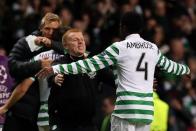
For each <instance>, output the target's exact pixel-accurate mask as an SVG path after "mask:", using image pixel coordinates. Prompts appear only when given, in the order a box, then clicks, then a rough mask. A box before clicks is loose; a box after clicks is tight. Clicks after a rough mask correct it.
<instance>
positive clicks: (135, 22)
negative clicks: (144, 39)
mask: <svg viewBox="0 0 196 131" xmlns="http://www.w3.org/2000/svg"><path fill="white" fill-rule="evenodd" d="M143 26H144V22H143V18H142V16H141V15H140V14H138V13H136V12H127V13H125V14H124V15H123V16H122V18H121V28H125V29H126V32H127V33H130V34H131V33H140V32H141V31H142V29H143Z"/></svg>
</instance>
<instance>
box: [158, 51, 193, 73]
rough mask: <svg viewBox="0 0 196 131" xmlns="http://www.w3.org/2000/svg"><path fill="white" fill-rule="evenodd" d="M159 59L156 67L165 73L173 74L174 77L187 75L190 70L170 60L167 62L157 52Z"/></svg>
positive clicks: (165, 58)
mask: <svg viewBox="0 0 196 131" xmlns="http://www.w3.org/2000/svg"><path fill="white" fill-rule="evenodd" d="M158 57H159V59H158V63H157V66H158V67H160V69H162V70H164V71H166V72H167V73H170V74H174V75H189V74H190V69H189V67H188V66H186V65H183V64H179V63H176V62H174V61H172V60H169V59H168V58H167V57H165V56H164V55H163V54H162V53H161V52H160V51H159V56H158Z"/></svg>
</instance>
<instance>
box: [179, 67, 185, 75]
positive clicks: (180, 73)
mask: <svg viewBox="0 0 196 131" xmlns="http://www.w3.org/2000/svg"><path fill="white" fill-rule="evenodd" d="M183 70H184V68H183V65H182V68H181V71H180V74H179V75H182V72H183Z"/></svg>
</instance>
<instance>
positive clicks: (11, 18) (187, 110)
mask: <svg viewBox="0 0 196 131" xmlns="http://www.w3.org/2000/svg"><path fill="white" fill-rule="evenodd" d="M127 11H136V12H137V13H139V14H141V15H142V16H143V18H144V20H145V26H144V30H143V32H142V36H143V37H144V38H145V39H147V40H149V41H152V42H154V43H155V44H157V46H158V47H159V48H160V49H161V51H162V52H163V53H164V54H165V55H166V56H167V57H168V58H170V59H172V60H174V61H177V62H179V63H185V64H188V65H189V67H190V69H191V75H192V83H187V82H185V80H184V79H183V78H177V77H175V76H172V75H168V74H165V73H161V74H159V75H156V79H157V80H158V83H159V84H158V88H157V92H158V94H159V96H160V98H161V99H162V100H164V101H165V102H167V103H168V104H169V107H170V110H169V119H168V130H171V131H184V130H189V131H191V130H192V129H194V128H195V129H196V80H195V79H196V54H195V50H196V44H195V43H196V28H195V27H196V1H195V0H16V1H14V0H1V1H0V54H4V52H7V53H6V54H7V55H8V54H9V51H10V50H11V48H12V47H13V45H14V44H15V43H16V41H17V40H18V39H19V38H21V37H23V36H26V35H28V34H30V33H32V32H33V31H34V30H36V29H38V27H39V22H40V19H41V18H42V16H43V15H44V14H45V13H47V12H53V13H56V14H58V15H59V16H60V18H61V20H62V22H63V25H65V26H72V27H77V28H79V29H81V30H82V31H83V32H84V36H85V40H86V44H87V50H88V51H89V52H91V54H97V53H99V52H101V51H102V50H103V49H105V48H106V47H107V46H109V45H110V44H111V43H112V42H115V41H119V40H120V37H119V36H120V35H119V33H118V32H119V20H120V17H121V15H122V14H123V13H125V12H127Z"/></svg>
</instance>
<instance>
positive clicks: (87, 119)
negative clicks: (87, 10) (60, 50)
mask: <svg viewBox="0 0 196 131" xmlns="http://www.w3.org/2000/svg"><path fill="white" fill-rule="evenodd" d="M63 46H64V48H65V49H67V51H68V54H66V55H65V56H64V57H62V58H60V59H59V60H55V61H54V63H53V64H59V63H61V64H62V63H71V62H74V61H77V60H79V59H84V58H86V57H87V55H86V54H85V51H86V45H85V42H84V37H83V35H82V32H81V31H79V30H77V29H70V30H68V31H67V32H66V33H65V34H64V36H63ZM70 70H71V69H70ZM103 74H104V75H103ZM99 76H101V77H99ZM51 79H52V81H53V83H52V88H51V92H50V96H49V117H50V126H51V131H96V127H95V124H94V123H93V117H94V115H95V105H96V93H97V91H96V86H97V85H98V84H97V83H98V80H102V81H103V82H109V83H108V84H110V85H112V86H114V81H113V75H112V72H111V73H108V71H106V70H105V71H104V70H103V71H102V72H98V73H97V74H96V73H95V72H91V73H89V74H80V75H65V76H63V75H61V74H58V75H57V76H55V77H52V78H51ZM55 83H56V84H55ZM59 86H60V87H59Z"/></svg>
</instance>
